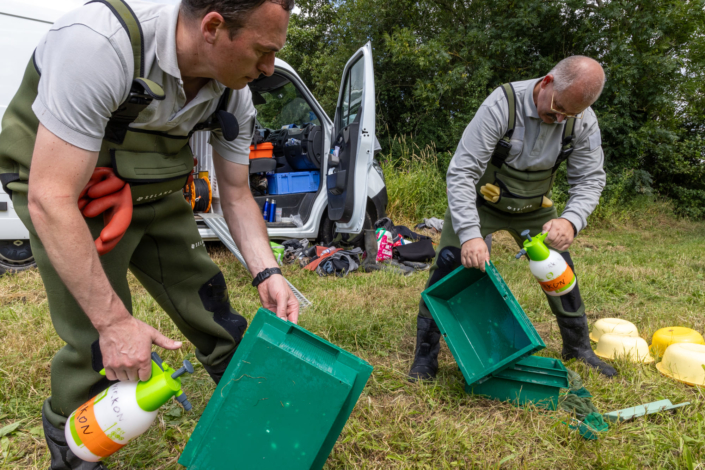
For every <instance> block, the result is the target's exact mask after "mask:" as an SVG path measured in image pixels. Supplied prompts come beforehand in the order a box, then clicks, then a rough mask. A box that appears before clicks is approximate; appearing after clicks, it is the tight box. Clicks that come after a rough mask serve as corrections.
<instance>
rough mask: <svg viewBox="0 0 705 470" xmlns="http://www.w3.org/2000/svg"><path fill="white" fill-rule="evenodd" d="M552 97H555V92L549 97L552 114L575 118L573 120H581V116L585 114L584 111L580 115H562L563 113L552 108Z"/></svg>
mask: <svg viewBox="0 0 705 470" xmlns="http://www.w3.org/2000/svg"><path fill="white" fill-rule="evenodd" d="M554 96H556V92H555V91H554V92H553V94H552V95H551V111H553V112H554V113H556V114H562V115H563V116H565V117H566V118H575V119H582V118H583V114H585V111H583V112H582V113H580V114H568V113H564V112H562V111H558V110H557V109H555V108H554V107H553V97H554Z"/></svg>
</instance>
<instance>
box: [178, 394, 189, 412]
mask: <svg viewBox="0 0 705 470" xmlns="http://www.w3.org/2000/svg"><path fill="white" fill-rule="evenodd" d="M174 398H176V401H178V402H179V403H181V406H183V407H184V411H191V408H193V406H192V405H191V402H190V401H188V398H186V394H185V393H183V392H181V395H178V396H176V397H174Z"/></svg>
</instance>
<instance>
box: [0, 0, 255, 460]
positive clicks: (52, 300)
mask: <svg viewBox="0 0 705 470" xmlns="http://www.w3.org/2000/svg"><path fill="white" fill-rule="evenodd" d="M94 1H98V2H100V3H103V4H105V5H106V7H107V8H108V9H109V10H110V11H111V12H112V13H113V14H115V15H116V16H117V18H118V19H119V20H120V22H121V24H122V25H123V27H125V29H126V30H127V31H128V35H129V37H130V41H131V42H132V51H133V55H134V57H133V58H134V67H135V77H134V80H133V82H132V86H131V90H130V93H129V96H128V98H127V100H126V101H125V102H124V103H122V104H121V105H120V106H119V107H118V109H117V110H116V111H115V112H113V114H112V117H111V118H110V120H109V123H108V125H107V126H106V130H105V137H104V140H103V143H102V147H101V150H100V152H99V156H98V162H97V166H99V167H112V168H113V170H114V172H115V173H116V174H117V175H118V176H119V177H120V178H122V179H123V180H125V181H127V182H128V183H130V186H131V190H132V198H133V203H134V213H133V216H132V222H131V224H130V226H129V228H128V230H127V232H126V233H125V235H124V236H123V238H122V240H121V241H120V242H119V243H118V244H117V246H116V247H115V248H114V249H113V250H112V251H111V252H109V253H107V254H106V255H104V256H102V257H101V258H100V259H101V263H102V265H103V268H104V270H105V273H106V275H107V277H108V279H109V281H110V284H111V285H112V287H113V289H114V290H115V292H116V293H117V294H118V296H119V297H120V299H121V300H122V302H123V303H124V304H125V307H126V308H127V309H128V310H129V311H130V312H132V301H131V296H130V291H129V288H128V283H127V280H126V275H127V270H128V269H129V270H130V271H132V272H133V273H134V275H135V276H136V277H137V279H138V280H139V281H140V282H141V283H142V285H143V286H144V287H145V288H146V289H147V291H148V292H149V293H150V294H151V295H152V296H153V297H154V298H155V300H156V301H157V302H158V303H159V305H160V306H161V307H162V308H163V309H164V310H165V311H166V312H167V314H169V316H170V317H171V318H172V320H173V321H174V323H175V324H176V325H177V327H178V328H179V329H180V330H181V332H183V334H184V335H185V336H186V338H188V340H189V341H191V342H192V343H193V344H194V345H195V346H196V348H197V351H196V355H197V358H198V359H199V360H200V361H201V362H202V363H203V365H204V367H205V369H206V370H207V371H208V373H209V374H210V375H211V377H213V379H214V380H215V381H216V382H217V381H218V380H219V379H220V377H221V376H222V374H223V372H224V371H225V368H226V367H227V365H228V362H229V360H230V358H231V357H232V354H233V353H234V351H235V349H236V347H237V345H238V344H239V342H240V339H241V337H242V334H243V333H244V330H245V328H246V327H247V321H246V320H245V319H244V318H243V317H242V316H240V315H238V314H237V313H236V312H235V311H234V310H233V309H232V308H231V306H230V303H229V300H228V291H227V287H226V284H225V279H224V277H223V275H222V273H221V272H220V270H219V269H218V267H217V266H216V265H215V264H214V263H213V262H212V261H211V259H210V258H209V256H208V253H207V252H206V249H205V246H204V244H203V241H202V239H201V238H200V236H199V233H198V229H197V227H196V223H195V221H194V218H193V213H192V211H191V208H190V206H189V205H188V204H187V203H186V201H185V200H184V198H183V195H182V194H181V188H182V187H183V186H184V184H185V182H186V178H187V177H188V175H189V174H190V173H191V171H192V170H193V154H192V153H191V150H190V148H189V146H188V142H189V137H190V134H189V135H186V136H174V135H170V134H165V133H161V132H155V131H144V130H139V129H133V128H131V127H129V125H130V124H131V123H132V122H133V121H134V120H135V119H136V118H137V116H138V115H139V113H140V112H141V111H142V110H144V109H145V108H146V107H147V106H149V105H150V103H152V101H153V100H161V99H163V98H164V92H163V90H162V88H161V86H160V85H158V84H156V83H154V82H152V81H150V80H148V79H146V78H143V77H144V60H143V54H144V51H143V41H142V39H143V38H142V30H141V27H140V25H139V21H138V20H137V18H136V17H135V15H134V13H133V12H132V10H131V9H130V7H129V6H128V5H127V3H125V2H124V1H123V0H94ZM39 80H40V72H39V70H37V67H36V65H35V63H34V57H32V60H30V62H29V64H28V65H27V69H26V71H25V76H24V79H23V81H22V84H21V85H20V89H19V91H18V92H17V94H16V95H15V97H14V98H13V99H12V101H11V103H10V105H9V107H8V109H7V111H6V112H5V114H4V116H3V121H2V134H0V182H1V183H2V185H3V187H4V188H5V189H6V190H7V191H8V194H11V196H12V200H13V203H14V206H15V209H16V210H17V213H18V215H19V217H20V218H21V219H22V221H23V222H24V224H25V225H26V226H27V228H28V230H29V232H30V242H31V245H32V251H33V253H34V256H35V258H36V260H37V266H38V267H39V272H40V274H41V275H42V279H43V281H44V284H45V287H46V290H47V297H48V301H49V309H50V312H51V318H52V322H53V324H54V328H55V329H56V331H57V333H58V334H59V336H60V337H61V338H62V339H63V340H64V341H65V342H66V346H65V347H64V348H63V349H61V350H60V351H59V352H58V353H57V355H56V356H55V358H54V360H53V361H52V368H51V384H52V397H51V399H49V400H47V402H45V405H44V409H43V414H44V418H45V420H46V421H48V423H49V424H51V425H52V426H54V427H56V428H62V427H63V425H64V423H65V421H66V417H67V416H68V415H69V414H70V413H71V412H73V411H74V410H75V409H76V408H77V407H78V406H79V405H81V404H82V403H83V402H85V401H86V400H88V399H90V398H91V397H92V396H93V395H95V394H97V393H98V392H100V391H101V390H103V389H104V388H106V387H108V386H109V381H108V380H107V379H106V378H105V377H103V376H101V375H100V374H99V373H98V371H100V370H101V369H102V368H103V364H102V355H101V351H100V347H99V342H98V333H97V331H96V330H95V328H93V325H92V324H91V322H90V321H89V319H88V317H87V316H86V314H85V313H84V312H83V310H82V309H81V307H80V306H79V305H78V304H77V303H76V301H75V299H74V298H73V296H72V295H71V293H70V292H69V291H68V290H67V288H66V286H65V285H64V283H63V282H62V281H61V279H60V278H59V276H58V274H57V273H56V271H55V269H54V267H53V266H52V265H51V262H50V261H49V258H48V256H47V253H46V251H45V249H44V246H43V245H42V242H41V240H40V239H39V237H38V236H37V233H36V231H35V229H34V226H33V224H32V221H31V218H30V216H29V212H28V210H27V192H28V189H29V188H28V184H27V181H28V179H29V169H30V166H31V158H32V153H33V150H34V141H35V140H36V135H37V129H38V126H39V120H38V119H37V117H36V116H35V115H34V113H33V111H32V109H31V106H32V103H33V102H34V100H35V99H36V97H37V88H38V83H39ZM229 96H230V90H228V89H226V90H225V92H224V93H223V96H222V97H221V99H220V102H219V104H218V107H217V110H216V112H215V113H214V114H213V115H212V116H210V117H209V118H208V119H207V120H206V121H205V122H203V123H202V124H199V125H198V126H197V128H196V129H194V130H193V131H195V130H200V129H215V128H220V129H222V131H223V135H224V136H225V138H226V139H227V140H232V139H234V138H235V137H236V134H237V121H235V118H234V116H232V115H231V114H229V113H227V112H226V111H225V107H226V105H227V101H228V98H229ZM233 121H234V122H233ZM193 131H192V132H193ZM86 223H87V225H88V227H89V229H90V231H91V234H92V235H93V238H97V237H98V235H99V233H100V231H101V230H102V229H103V218H102V217H97V218H95V219H86ZM66 249H68V250H70V249H71V247H66ZM64 444H65V443H64ZM50 450H52V468H69V467H68V466H61V464H60V462H56V460H58V459H59V458H55V455H54V450H53V449H52V445H51V444H50ZM61 452H62V453H65V450H61ZM60 458H63V459H64V460H65V461H66V459H67V457H66V456H65V455H63V457H60ZM55 464H56V465H57V466H56V467H54V465H55ZM70 467H71V468H73V466H72V465H70Z"/></svg>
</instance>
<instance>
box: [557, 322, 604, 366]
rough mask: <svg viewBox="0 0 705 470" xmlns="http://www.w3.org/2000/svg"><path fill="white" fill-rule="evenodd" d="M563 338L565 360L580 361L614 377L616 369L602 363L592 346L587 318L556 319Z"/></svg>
mask: <svg viewBox="0 0 705 470" xmlns="http://www.w3.org/2000/svg"><path fill="white" fill-rule="evenodd" d="M556 320H557V321H558V328H559V329H560V330H561V338H563V359H566V360H568V359H579V360H581V361H583V362H584V363H585V364H587V365H588V366H590V367H592V368H594V369H597V370H598V371H599V372H600V374H602V375H604V376H606V377H614V376H615V375H617V371H616V370H615V368H614V367H612V366H610V365H608V364H606V363H604V362H602V360H600V358H599V357H597V356H596V355H595V353H594V351H593V350H592V347H591V346H590V337H589V334H590V330H589V328H588V323H587V317H586V316H585V315H583V316H582V317H556Z"/></svg>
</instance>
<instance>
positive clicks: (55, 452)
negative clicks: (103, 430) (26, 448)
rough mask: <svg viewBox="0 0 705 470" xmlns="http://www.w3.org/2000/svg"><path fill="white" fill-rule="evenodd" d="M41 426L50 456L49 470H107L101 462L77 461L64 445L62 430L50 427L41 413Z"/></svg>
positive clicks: (64, 438) (66, 445)
mask: <svg viewBox="0 0 705 470" xmlns="http://www.w3.org/2000/svg"><path fill="white" fill-rule="evenodd" d="M42 425H43V426H44V438H45V439H46V441H47V446H48V447H49V454H50V455H51V466H50V467H49V470H107V469H108V467H106V466H105V465H103V463H102V462H86V461H84V460H81V459H79V458H78V457H76V455H74V453H73V452H72V451H71V448H70V447H69V446H68V444H67V443H66V437H65V436H64V430H63V429H58V428H55V427H54V426H52V424H51V423H50V422H49V421H48V420H47V419H46V416H44V413H42Z"/></svg>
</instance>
